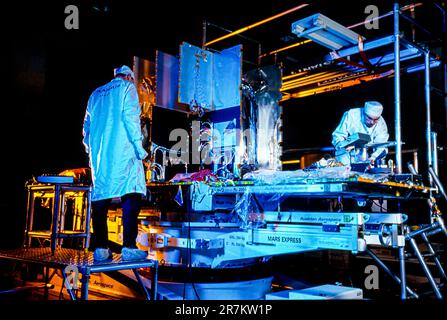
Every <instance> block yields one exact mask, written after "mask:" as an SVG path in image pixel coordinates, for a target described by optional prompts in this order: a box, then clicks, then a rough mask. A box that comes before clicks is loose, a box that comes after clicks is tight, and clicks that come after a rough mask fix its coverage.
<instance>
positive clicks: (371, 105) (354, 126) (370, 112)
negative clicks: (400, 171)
mask: <svg viewBox="0 0 447 320" xmlns="http://www.w3.org/2000/svg"><path fill="white" fill-rule="evenodd" d="M382 111H383V106H382V104H381V103H380V102H378V101H367V102H365V105H364V107H363V108H352V109H350V110H348V111H346V112H345V113H344V114H343V117H342V119H341V121H340V123H339V124H338V126H337V128H336V129H335V131H334V132H333V133H332V145H333V146H334V147H335V158H336V160H337V161H339V162H341V163H343V164H344V165H350V163H351V154H350V152H351V153H352V152H354V150H347V149H346V148H344V147H342V146H341V145H342V142H343V141H345V140H347V139H348V138H349V136H351V135H353V134H356V133H365V134H368V135H369V136H370V137H371V141H370V142H371V143H384V142H387V141H388V138H389V134H388V128H387V125H386V122H385V120H384V119H383V117H382ZM387 153H388V150H387V149H386V148H384V147H379V148H376V149H375V150H373V152H372V153H371V154H370V155H369V158H368V160H369V161H371V163H374V162H375V161H377V160H379V159H381V158H383V157H385V156H386V154H387Z"/></svg>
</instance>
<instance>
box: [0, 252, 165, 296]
mask: <svg viewBox="0 0 447 320" xmlns="http://www.w3.org/2000/svg"><path fill="white" fill-rule="evenodd" d="M0 259H5V260H11V261H16V262H23V263H31V264H40V265H43V266H44V267H45V268H46V279H45V283H48V269H49V268H54V269H59V270H61V271H62V275H63V277H64V280H65V287H66V289H67V291H68V293H69V294H70V297H71V299H72V300H76V296H75V294H74V291H73V289H76V287H77V279H78V275H79V273H80V274H81V275H82V277H81V283H82V286H81V300H87V299H88V283H89V277H90V274H92V273H99V272H109V271H119V270H126V269H131V270H132V271H133V272H134V274H135V276H136V278H137V280H138V282H139V284H140V286H141V287H142V290H143V292H144V294H145V296H146V298H147V299H148V300H149V299H150V300H155V299H156V297H157V280H158V261H157V260H149V259H145V260H138V261H123V260H122V259H121V255H120V254H113V259H110V260H106V261H101V262H95V261H94V260H93V252H86V251H84V250H75V249H66V248H59V249H56V250H55V251H54V253H53V252H52V251H51V248H26V249H17V250H7V251H0ZM140 268H150V269H151V272H152V279H151V292H150V295H149V293H148V292H147V289H146V287H145V286H144V284H143V282H142V280H141V278H140V275H139V273H138V271H137V270H138V269H140ZM68 271H70V272H74V280H75V281H74V284H73V285H71V284H70V283H69V280H68V278H67V273H68Z"/></svg>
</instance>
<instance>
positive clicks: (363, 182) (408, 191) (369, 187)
mask: <svg viewBox="0 0 447 320" xmlns="http://www.w3.org/2000/svg"><path fill="white" fill-rule="evenodd" d="M179 185H180V186H195V190H199V191H200V193H201V194H206V195H220V194H243V193H247V192H249V193H253V194H282V195H288V196H296V197H316V198H321V197H325V198H336V197H340V196H342V197H346V198H354V199H355V198H360V199H366V198H368V199H378V198H382V199H405V200H408V199H428V197H429V195H430V192H431V191H432V192H434V191H436V189H434V188H430V187H426V186H418V185H410V184H406V183H397V182H377V181H373V180H369V179H365V178H360V177H359V178H345V179H329V178H322V179H305V180H303V181H301V182H296V183H287V184H258V183H255V182H253V181H240V182H232V183H231V184H222V183H213V182H211V183H204V182H195V183H193V182H181V183H156V184H149V185H148V188H149V190H154V188H158V187H169V186H179Z"/></svg>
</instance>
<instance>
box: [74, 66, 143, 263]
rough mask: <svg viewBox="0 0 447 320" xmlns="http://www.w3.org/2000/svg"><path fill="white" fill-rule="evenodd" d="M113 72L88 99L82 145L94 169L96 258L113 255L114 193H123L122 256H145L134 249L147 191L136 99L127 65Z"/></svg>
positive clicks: (93, 202)
mask: <svg viewBox="0 0 447 320" xmlns="http://www.w3.org/2000/svg"><path fill="white" fill-rule="evenodd" d="M114 75H115V78H114V79H113V80H112V81H110V82H109V83H107V84H106V85H104V86H102V87H99V88H97V89H96V90H95V91H94V92H93V93H92V95H91V96H90V98H89V100H88V105H87V111H86V113H85V119H84V128H83V134H84V140H83V143H84V146H85V149H86V152H87V153H88V155H89V161H90V168H91V171H92V181H93V192H92V220H93V231H94V240H95V244H96V249H95V252H94V254H93V256H94V258H95V260H97V261H100V260H106V259H109V258H111V257H112V252H111V250H110V249H108V230H107V212H108V206H109V205H110V202H111V200H112V198H118V197H121V204H122V207H123V228H124V230H123V249H122V251H121V253H122V259H123V260H135V259H144V258H146V256H147V253H146V252H144V251H142V250H138V249H137V247H136V237H137V235H138V214H139V212H140V209H141V198H142V195H146V180H145V173H144V167H143V161H142V160H144V159H145V158H146V157H147V156H148V153H147V152H146V151H145V150H144V148H143V145H142V140H143V135H142V133H141V127H140V113H141V110H140V104H139V101H138V95H137V89H136V87H135V85H134V83H133V81H134V74H133V72H132V70H131V69H130V68H129V67H127V66H122V67H120V68H117V69H115V72H114Z"/></svg>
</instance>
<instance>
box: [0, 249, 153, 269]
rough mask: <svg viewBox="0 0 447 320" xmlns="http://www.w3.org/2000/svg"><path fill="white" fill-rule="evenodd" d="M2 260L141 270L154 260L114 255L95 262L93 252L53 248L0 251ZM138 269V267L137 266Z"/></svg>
mask: <svg viewBox="0 0 447 320" xmlns="http://www.w3.org/2000/svg"><path fill="white" fill-rule="evenodd" d="M0 258H3V259H9V260H17V261H24V262H35V263H42V264H47V265H59V266H65V265H73V266H76V267H78V268H92V267H93V268H96V267H101V266H104V267H105V266H108V267H111V266H115V267H118V266H120V265H122V266H123V267H124V266H125V265H128V264H132V265H133V266H135V264H138V263H141V268H143V267H150V266H151V265H150V264H151V263H153V261H152V260H140V261H132V262H129V261H122V259H121V255H120V254H115V253H114V254H113V259H109V260H106V261H100V262H96V261H94V260H93V252H85V251H84V250H76V249H66V248H58V249H56V250H55V251H54V254H53V253H52V252H51V248H24V249H16V250H2V251H0ZM137 267H138V266H137Z"/></svg>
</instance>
